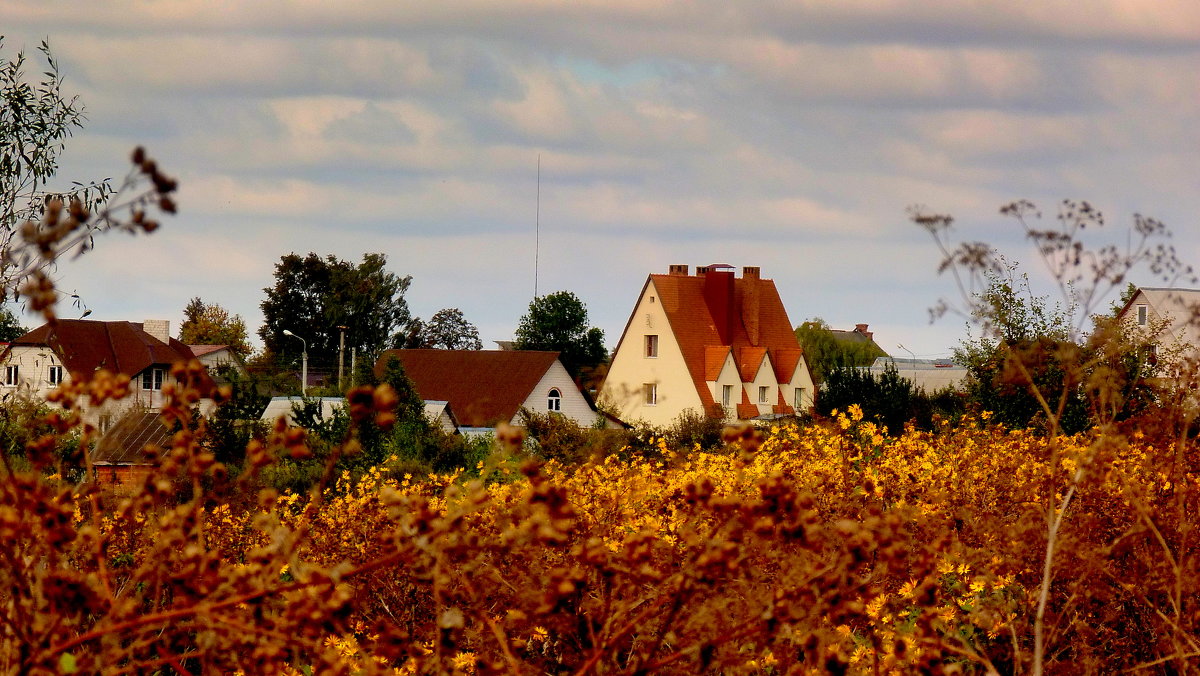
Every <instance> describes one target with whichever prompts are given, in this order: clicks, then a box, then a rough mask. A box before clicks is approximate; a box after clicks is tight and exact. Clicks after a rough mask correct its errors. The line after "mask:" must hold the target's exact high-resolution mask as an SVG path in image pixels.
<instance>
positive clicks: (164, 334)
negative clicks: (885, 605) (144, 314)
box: [142, 319, 171, 344]
mask: <svg viewBox="0 0 1200 676" xmlns="http://www.w3.org/2000/svg"><path fill="white" fill-rule="evenodd" d="M142 330H143V331H145V332H146V333H149V334H150V335H152V336H154V337H155V338H157V339H159V340H161V341H162V342H164V343H168V344H170V342H171V322H170V321H169V320H166V319H147V320H146V321H144V322H142Z"/></svg>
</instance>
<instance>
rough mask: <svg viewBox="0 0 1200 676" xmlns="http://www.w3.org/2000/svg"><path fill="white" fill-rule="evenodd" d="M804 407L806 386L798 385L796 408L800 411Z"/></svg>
mask: <svg viewBox="0 0 1200 676" xmlns="http://www.w3.org/2000/svg"><path fill="white" fill-rule="evenodd" d="M803 408H804V388H803V387H797V388H796V410H797V411H799V410H801V409H803Z"/></svg>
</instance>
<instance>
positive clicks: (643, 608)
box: [104, 407, 1200, 673]
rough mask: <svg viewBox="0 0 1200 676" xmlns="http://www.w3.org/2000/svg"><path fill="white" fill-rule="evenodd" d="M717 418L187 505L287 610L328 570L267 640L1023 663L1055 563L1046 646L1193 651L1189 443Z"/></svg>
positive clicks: (546, 661)
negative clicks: (585, 458)
mask: <svg viewBox="0 0 1200 676" xmlns="http://www.w3.org/2000/svg"><path fill="white" fill-rule="evenodd" d="M729 436H730V439H729V441H730V444H729V446H728V447H727V448H726V449H723V450H720V451H719V452H706V451H704V450H702V449H673V448H668V447H667V446H666V445H665V443H664V442H663V441H662V440H655V443H656V444H657V446H658V449H657V453H653V454H647V455H643V456H639V457H616V456H614V457H609V458H606V459H603V460H599V461H594V462H590V463H585V464H582V465H578V466H569V467H567V466H562V465H559V464H556V463H547V464H543V465H539V464H537V463H535V462H526V463H524V464H523V465H522V464H518V463H517V462H514V461H511V460H510V461H504V460H502V459H500V458H501V456H499V455H497V457H496V458H493V459H492V460H489V461H488V463H485V464H481V466H480V467H479V468H477V470H478V471H479V472H480V474H481V477H482V478H481V479H474V480H470V481H467V480H465V479H463V478H462V477H461V476H458V475H455V476H436V475H431V476H427V477H412V476H408V475H402V476H393V475H392V474H391V473H390V472H389V471H388V470H387V469H386V467H380V468H376V469H375V470H373V471H371V472H369V473H367V475H366V476H364V477H362V478H361V479H359V480H357V481H351V479H350V477H349V476H343V477H341V478H340V479H338V480H337V481H336V482H335V483H334V485H331V486H329V487H328V488H326V489H325V491H324V493H323V494H322V495H320V496H315V497H309V496H298V495H282V496H275V495H265V496H264V499H263V501H262V502H261V504H260V506H259V507H257V508H250V509H236V508H234V507H232V506H231V505H229V504H210V505H208V506H205V507H204V508H203V509H200V510H199V511H198V512H196V513H195V514H193V515H191V516H189V517H187V518H194V519H196V521H197V525H199V524H202V528H203V534H204V540H203V546H204V548H205V551H206V552H209V558H207V559H206V560H207V561H209V563H208V565H209V566H211V567H212V568H213V574H214V575H239V574H241V575H248V576H254V575H259V576H262V575H263V574H264V573H263V568H262V566H261V565H260V566H258V567H256V566H255V565H254V563H255V562H256V561H257V562H260V563H262V562H270V565H271V566H277V569H273V570H268V571H267V573H266V574H267V576H269V577H271V578H272V579H271V580H270V581H269V582H270V584H277V585H278V586H279V587H280V589H282V590H283V591H281V594H282V595H281V596H280V598H282V599H283V600H284V606H286V605H288V604H290V603H292V602H293V601H295V599H296V598H298V597H301V596H303V590H312V589H315V588H317V587H313V586H309V587H300V586H297V585H300V584H302V583H303V584H309V583H311V582H312V581H313V580H318V581H320V582H321V583H322V585H323V587H321V588H323V589H324V590H325V591H324V592H322V593H323V594H329V598H325V599H321V600H320V602H319V603H317V606H318V608H317V609H316V610H313V611H312V613H311V614H312V622H305V621H304V619H303V618H299V624H300V625H301V626H302V628H303V631H302V632H300V633H299V634H297V635H308V636H310V638H311V640H310V641H309V648H307V649H304V650H297V649H296V647H295V646H294V645H293V644H294V641H290V642H289V641H285V640H282V639H279V643H280V645H281V646H283V645H284V644H287V645H288V646H290V647H287V648H286V649H282V648H281V650H280V651H279V652H278V653H277V654H272V653H271V652H270V651H265V652H264V651H260V652H263V656H264V657H268V656H269V657H271V658H272V659H276V658H277V659H279V660H281V662H280V664H292V665H295V664H309V663H312V664H321V665H325V666H327V667H330V666H332V665H340V667H341V668H345V669H349V670H352V671H361V672H363V673H373V672H377V671H378V672H380V673H393V672H394V673H427V672H447V671H460V672H466V673H470V672H475V671H478V672H488V671H508V672H518V673H542V672H553V673H561V672H573V673H591V672H595V673H601V672H602V673H612V672H617V673H625V672H643V673H644V672H658V671H667V672H677V673H696V672H701V671H714V672H728V673H825V672H830V671H832V672H846V671H849V672H853V673H877V672H884V673H906V672H914V671H919V670H920V671H923V670H931V671H939V670H943V669H959V670H964V671H966V672H978V673H988V672H999V673H1010V672H1014V671H1015V672H1021V671H1026V670H1027V669H1028V668H1029V665H1030V660H1031V655H1032V653H1033V650H1034V636H1035V630H1036V625H1037V624H1039V621H1038V615H1039V600H1040V596H1041V595H1040V593H1039V592H1040V590H1041V588H1042V587H1043V584H1045V588H1046V592H1047V593H1046V599H1045V602H1044V609H1043V610H1041V615H1042V620H1041V622H1040V624H1041V625H1042V626H1043V628H1044V629H1043V630H1044V634H1045V639H1044V641H1045V646H1046V647H1045V662H1046V665H1047V666H1048V667H1049V668H1050V670H1052V671H1055V670H1056V671H1060V672H1064V673H1066V672H1071V673H1074V672H1078V671H1090V670H1100V671H1110V670H1115V669H1120V668H1133V667H1139V666H1142V667H1146V668H1151V669H1156V670H1162V669H1177V668H1179V667H1181V666H1182V667H1186V665H1191V666H1195V665H1196V664H1197V662H1196V660H1197V653H1198V651H1197V650H1196V640H1197V638H1196V636H1197V635H1196V629H1197V626H1198V618H1197V600H1198V597H1197V591H1198V589H1197V585H1198V581H1200V571H1197V570H1196V567H1197V564H1196V553H1195V537H1196V536H1195V532H1194V528H1193V527H1194V525H1195V515H1196V514H1197V511H1196V510H1197V508H1198V507H1200V505H1197V499H1196V498H1197V495H1200V490H1198V489H1200V484H1198V478H1197V473H1196V471H1195V467H1194V465H1184V466H1180V465H1179V464H1178V463H1177V462H1176V460H1177V454H1176V453H1175V450H1174V449H1172V450H1169V451H1164V450H1162V449H1156V448H1154V447H1152V446H1150V445H1148V444H1145V443H1143V442H1141V441H1140V440H1139V439H1136V438H1134V439H1129V440H1125V439H1123V438H1121V437H1118V436H1115V435H1112V436H1107V437H1106V436H1102V435H1094V436H1092V437H1074V438H1054V439H1047V438H1043V437H1039V436H1036V435H1034V434H1032V433H1027V432H1016V431H1006V430H1003V429H1001V428H999V427H996V426H991V425H989V424H987V421H986V420H985V419H984V420H967V421H965V422H963V423H961V424H958V425H956V426H953V427H950V426H947V427H945V428H943V429H941V430H939V431H937V432H934V433H924V432H917V431H913V430H911V429H910V430H907V431H904V432H902V433H901V434H898V435H889V434H887V433H886V431H885V430H881V429H878V428H876V427H875V426H874V425H873V424H872V423H869V422H864V421H863V420H862V413H861V411H860V410H858V409H857V408H856V407H851V409H850V410H849V411H847V412H843V413H840V414H839V415H837V417H836V418H835V419H834V420H833V421H832V424H829V425H824V426H822V425H812V426H806V427H800V426H797V425H795V424H789V425H780V426H775V427H771V428H768V429H763V430H759V431H755V430H750V429H746V430H733V431H732V432H731V434H730V435H729ZM1135 436H1136V435H1135ZM651 456H653V459H648V458H650V457H651ZM1068 494H1069V495H1070V497H1071V499H1070V500H1069V501H1066V502H1064V498H1065V497H1066V496H1067V495H1068ZM1064 505H1065V509H1066V511H1065V513H1064V512H1063V511H1062V510H1063V507H1064ZM1059 516H1061V517H1062V518H1061V521H1060V522H1059V521H1058V520H1057V519H1056V517H1059ZM117 521H118V520H114V519H109V520H107V521H106V524H105V526H104V528H105V529H111V530H112V531H113V532H114V533H115V532H117V531H118V530H120V531H121V532H123V533H125V535H126V536H127V537H126V539H125V540H122V543H124V545H126V546H128V547H129V549H128V550H126V551H122V552H121V553H120V554H117V555H116V556H120V557H124V559H123V560H125V561H126V562H127V564H128V565H129V566H131V567H137V566H146V565H148V563H149V562H152V561H154V559H155V557H159V558H161V557H164V556H167V557H169V556H170V554H169V552H166V551H164V549H163V544H162V542H161V538H158V537H154V536H153V528H152V527H151V525H150V523H149V522H148V521H144V522H142V523H140V524H136V527H133V528H132V530H131V529H130V528H131V524H130V523H125V524H124V525H123V526H122V527H121V528H117ZM1056 522H1058V523H1060V524H1061V525H1060V526H1059V527H1058V529H1057V531H1056V547H1055V552H1054V558H1053V560H1052V562H1051V566H1050V572H1049V575H1048V577H1045V578H1044V577H1043V575H1044V573H1045V561H1046V558H1047V556H1046V555H1047V534H1048V532H1049V529H1050V528H1051V527H1052V526H1053V524H1055V523H1056ZM112 542H113V543H116V542H117V541H116V540H113V541H112ZM111 556H112V554H111V553H110V557H111ZM1044 580H1045V583H1044ZM267 582H268V581H267V580H265V579H263V580H260V583H267ZM289 585H290V586H289ZM305 602H306V603H307V604H313V603H314V602H315V601H314V599H311V598H310V599H307V600H306V601H305ZM322 604H323V605H322ZM242 606H245V607H240V606H238V605H236V604H234V605H229V606H224V607H223V608H222V611H223V612H228V613H230V614H231V618H235V617H236V618H240V619H237V620H236V623H235V626H243V627H246V628H247V631H251V630H250V628H251V627H253V631H252V632H251V633H254V632H258V631H260V629H262V627H263V626H264V619H266V618H270V617H272V615H278V614H279V613H281V612H283V613H285V614H286V610H281V609H280V608H278V607H275V608H273V607H272V606H271V604H269V603H256V604H253V605H251V604H246V603H243V604H242ZM230 622H235V620H234V619H230ZM274 622H278V623H279V626H280V627H281V628H282V627H284V626H288V627H290V628H289V629H287V631H289V632H293V633H295V632H296V631H297V630H296V627H295V626H293V625H295V624H296V622H297V618H291V619H289V620H288V621H287V622H281V621H280V620H279V619H278V618H277V619H275V620H272V621H271V622H268V623H267V624H266V626H270V625H271V624H272V623H274ZM234 666H236V665H234ZM1184 670H1186V669H1184Z"/></svg>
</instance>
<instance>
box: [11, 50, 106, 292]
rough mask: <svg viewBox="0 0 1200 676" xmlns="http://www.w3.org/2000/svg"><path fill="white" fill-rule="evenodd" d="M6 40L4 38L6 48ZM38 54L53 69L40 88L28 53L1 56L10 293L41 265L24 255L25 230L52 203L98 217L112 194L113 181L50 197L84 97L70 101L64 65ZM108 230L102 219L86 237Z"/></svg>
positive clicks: (88, 228)
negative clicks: (74, 205) (30, 77)
mask: <svg viewBox="0 0 1200 676" xmlns="http://www.w3.org/2000/svg"><path fill="white" fill-rule="evenodd" d="M3 46H4V39H3V37H2V36H0V48H3ZM38 51H39V52H41V53H42V56H43V57H44V58H45V60H46V63H47V66H48V69H47V71H46V72H45V73H44V74H43V75H44V78H43V79H42V80H41V81H39V82H35V83H30V82H27V81H26V80H25V72H24V71H25V53H24V52H18V53H17V56H16V58H15V59H13V60H11V61H9V60H6V59H4V57H3V56H0V250H3V251H4V252H5V256H4V257H3V259H2V260H0V280H3V288H4V290H5V291H10V290H11V289H12V287H14V286H15V285H16V284H18V283H19V282H20V281H21V280H22V279H23V278H24V277H25V276H27V275H28V274H29V273H30V272H32V269H35V268H38V267H40V266H41V265H42V264H44V263H43V261H41V259H36V258H34V257H30V256H23V255H20V251H19V250H20V249H21V248H22V247H21V246H20V240H19V239H18V236H19V235H20V233H19V229H20V224H21V223H24V222H26V221H37V220H39V219H40V218H41V217H42V215H43V214H44V212H45V209H46V206H47V202H48V200H50V199H53V198H57V199H59V200H60V201H61V202H63V203H70V202H71V201H73V200H78V201H79V202H80V203H81V204H82V205H83V206H84V207H86V208H87V209H88V210H90V211H97V210H98V209H99V207H100V206H101V205H102V204H103V203H104V200H105V199H106V198H108V197H109V196H110V195H111V194H112V187H111V186H110V185H109V183H108V181H107V180H104V181H99V182H90V183H86V184H85V183H78V182H75V183H73V186H74V188H73V189H72V190H70V191H67V192H65V193H53V192H48V191H47V189H46V188H47V184H48V183H49V182H50V181H51V180H52V179H53V178H54V175H55V173H56V172H57V170H58V154H59V153H60V152H62V151H63V150H64V149H65V148H66V139H67V138H68V137H69V136H71V135H72V133H73V132H74V130H75V129H81V128H82V127H83V119H84V118H83V105H82V104H80V103H79V100H78V97H72V98H69V99H68V98H65V97H64V95H63V93H62V75H61V74H60V73H59V70H58V62H57V61H55V60H54V57H53V55H52V54H51V53H50V45H49V44H48V43H47V42H45V41H43V42H42V44H41V45H40V46H39V47H38ZM103 225H108V224H106V223H105V222H104V221H103V220H102V219H101V220H97V221H95V222H93V223H91V224H89V225H85V226H84V229H85V232H87V233H89V235H88V239H87V240H85V241H89V242H90V232H92V231H94V230H95V229H98V228H99V227H100V226H103ZM31 266H32V268H31Z"/></svg>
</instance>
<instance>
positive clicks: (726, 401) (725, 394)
mask: <svg viewBox="0 0 1200 676" xmlns="http://www.w3.org/2000/svg"><path fill="white" fill-rule="evenodd" d="M732 401H733V385H722V386H721V405H722V406H724V407H725V408H729V405H730V402H732Z"/></svg>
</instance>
